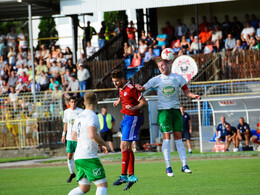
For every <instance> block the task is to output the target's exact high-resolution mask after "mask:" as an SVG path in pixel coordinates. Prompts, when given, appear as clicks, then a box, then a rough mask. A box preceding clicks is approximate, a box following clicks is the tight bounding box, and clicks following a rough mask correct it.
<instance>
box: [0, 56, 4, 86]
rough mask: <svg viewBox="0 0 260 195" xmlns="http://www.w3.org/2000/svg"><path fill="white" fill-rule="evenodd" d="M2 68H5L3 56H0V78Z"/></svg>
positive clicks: (2, 71) (2, 73) (2, 72)
mask: <svg viewBox="0 0 260 195" xmlns="http://www.w3.org/2000/svg"><path fill="white" fill-rule="evenodd" d="M4 67H5V63H4V56H0V76H3V75H4ZM0 85H1V83H0Z"/></svg>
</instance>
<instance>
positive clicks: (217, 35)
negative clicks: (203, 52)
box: [211, 31, 222, 42]
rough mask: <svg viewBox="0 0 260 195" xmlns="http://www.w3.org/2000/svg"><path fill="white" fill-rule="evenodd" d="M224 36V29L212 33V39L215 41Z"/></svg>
mask: <svg viewBox="0 0 260 195" xmlns="http://www.w3.org/2000/svg"><path fill="white" fill-rule="evenodd" d="M221 38H222V31H214V32H213V33H212V38H211V40H212V41H213V42H215V41H216V40H219V39H221Z"/></svg>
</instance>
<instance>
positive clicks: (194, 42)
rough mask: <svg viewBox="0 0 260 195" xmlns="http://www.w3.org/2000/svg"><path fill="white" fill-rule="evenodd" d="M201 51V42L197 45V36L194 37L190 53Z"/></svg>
mask: <svg viewBox="0 0 260 195" xmlns="http://www.w3.org/2000/svg"><path fill="white" fill-rule="evenodd" d="M201 49H202V45H201V42H199V43H198V36H194V40H193V42H192V43H191V46H190V52H193V53H194V54H197V53H198V52H199V50H201Z"/></svg>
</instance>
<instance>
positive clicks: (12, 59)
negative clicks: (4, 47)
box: [7, 52, 16, 64]
mask: <svg viewBox="0 0 260 195" xmlns="http://www.w3.org/2000/svg"><path fill="white" fill-rule="evenodd" d="M15 56H16V53H15V52H9V53H8V55H7V57H8V59H9V64H15V61H16V59H15V58H16V57H15Z"/></svg>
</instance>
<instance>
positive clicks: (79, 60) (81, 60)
mask: <svg viewBox="0 0 260 195" xmlns="http://www.w3.org/2000/svg"><path fill="white" fill-rule="evenodd" d="M79 56H80V57H79V59H78V61H77V63H78V64H79V63H82V64H84V62H85V61H86V60H87V58H85V57H84V54H83V53H82V52H80V54H79Z"/></svg>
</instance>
